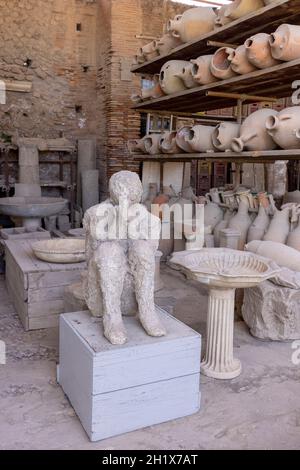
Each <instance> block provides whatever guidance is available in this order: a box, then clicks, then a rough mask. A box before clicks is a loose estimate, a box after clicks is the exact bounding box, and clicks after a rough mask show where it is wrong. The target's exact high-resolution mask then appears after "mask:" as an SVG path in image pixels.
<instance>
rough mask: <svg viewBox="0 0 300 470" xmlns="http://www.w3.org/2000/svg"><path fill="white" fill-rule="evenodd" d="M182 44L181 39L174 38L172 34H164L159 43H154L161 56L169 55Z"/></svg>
mask: <svg viewBox="0 0 300 470" xmlns="http://www.w3.org/2000/svg"><path fill="white" fill-rule="evenodd" d="M181 44H182V41H181V39H180V38H174V36H172V34H170V33H167V34H164V35H163V36H162V37H161V38H160V39H159V40H158V41H154V46H155V48H156V50H157V52H158V54H159V55H165V54H169V52H171V50H172V49H175V47H178V46H180V45H181Z"/></svg>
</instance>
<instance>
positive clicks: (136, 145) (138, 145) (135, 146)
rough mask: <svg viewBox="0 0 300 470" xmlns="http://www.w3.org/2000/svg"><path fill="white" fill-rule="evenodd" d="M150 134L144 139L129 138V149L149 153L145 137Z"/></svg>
mask: <svg viewBox="0 0 300 470" xmlns="http://www.w3.org/2000/svg"><path fill="white" fill-rule="evenodd" d="M147 137H148V136H144V137H143V138H142V139H132V140H129V141H128V143H127V147H128V150H129V151H130V152H135V153H138V152H142V153H147V152H146V148H145V139H146V138H147Z"/></svg>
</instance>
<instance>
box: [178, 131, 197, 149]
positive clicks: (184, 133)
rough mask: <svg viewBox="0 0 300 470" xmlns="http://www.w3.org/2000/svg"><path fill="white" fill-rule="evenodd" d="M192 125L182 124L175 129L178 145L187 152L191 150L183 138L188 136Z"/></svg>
mask: <svg viewBox="0 0 300 470" xmlns="http://www.w3.org/2000/svg"><path fill="white" fill-rule="evenodd" d="M192 127H193V126H183V127H181V128H180V129H179V130H178V131H177V134H176V143H177V145H178V147H179V148H180V149H181V150H183V151H184V152H187V153H190V152H192V151H193V149H192V147H191V146H190V144H189V142H188V141H186V140H185V138H186V137H188V135H189V132H190V130H191V129H192Z"/></svg>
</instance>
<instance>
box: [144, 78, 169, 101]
mask: <svg viewBox="0 0 300 470" xmlns="http://www.w3.org/2000/svg"><path fill="white" fill-rule="evenodd" d="M161 96H164V92H163V91H162V89H161V86H160V83H159V79H158V78H156V79H155V80H154V85H153V87H152V88H143V89H142V93H141V98H142V100H148V99H155V98H161Z"/></svg>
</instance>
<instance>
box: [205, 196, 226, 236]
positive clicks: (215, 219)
mask: <svg viewBox="0 0 300 470" xmlns="http://www.w3.org/2000/svg"><path fill="white" fill-rule="evenodd" d="M222 219H223V211H222V209H221V208H220V207H219V206H218V204H215V203H214V202H210V201H209V202H208V203H207V204H206V205H205V206H204V225H205V227H211V230H214V228H215V227H216V225H217V224H218V223H219V222H221V220H222Z"/></svg>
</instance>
